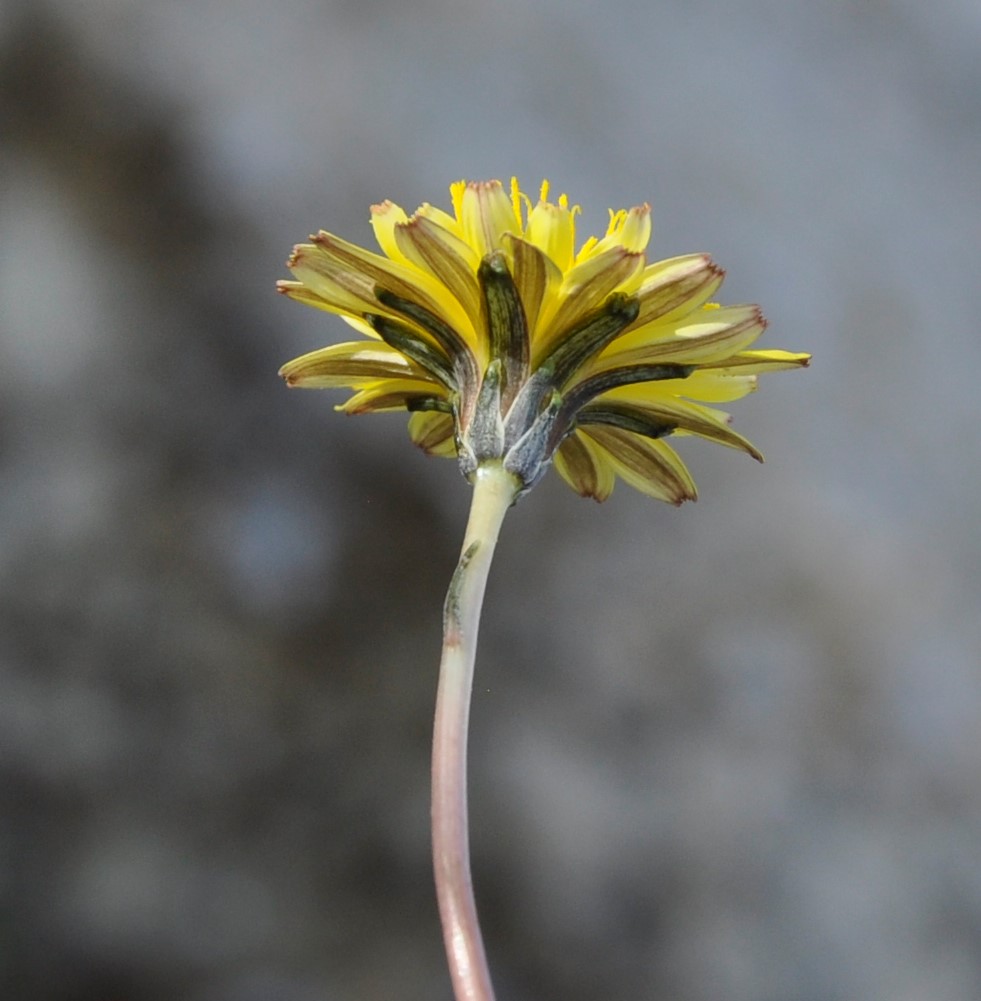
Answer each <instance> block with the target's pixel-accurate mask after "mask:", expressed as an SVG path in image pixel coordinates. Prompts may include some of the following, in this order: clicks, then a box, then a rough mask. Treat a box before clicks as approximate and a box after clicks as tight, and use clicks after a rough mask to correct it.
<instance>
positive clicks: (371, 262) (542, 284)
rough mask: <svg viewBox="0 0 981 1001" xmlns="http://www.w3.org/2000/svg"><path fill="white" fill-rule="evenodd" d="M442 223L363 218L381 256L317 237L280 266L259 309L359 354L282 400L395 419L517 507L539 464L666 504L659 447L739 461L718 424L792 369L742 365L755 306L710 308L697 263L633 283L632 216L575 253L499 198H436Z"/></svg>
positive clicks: (643, 268)
mask: <svg viewBox="0 0 981 1001" xmlns="http://www.w3.org/2000/svg"><path fill="white" fill-rule="evenodd" d="M450 194H451V200H452V206H453V213H452V214H449V213H447V212H444V211H443V210H441V209H438V208H434V207H433V206H432V205H429V204H425V205H423V206H422V207H421V208H419V209H418V210H417V211H416V212H415V214H414V215H412V216H407V215H406V213H405V212H404V211H403V210H402V209H401V208H399V207H398V206H397V205H393V204H392V203H391V202H382V203H381V204H380V205H375V206H372V209H371V214H372V220H371V221H372V226H373V228H374V232H375V237H376V239H377V241H378V244H379V246H380V247H381V249H382V251H383V254H376V253H372V252H371V251H368V250H364V249H362V248H361V247H358V246H355V245H354V244H351V243H348V242H346V241H345V240H342V239H340V238H339V237H337V236H334V235H333V234H331V233H325V232H323V231H321V232H320V233H318V234H317V235H316V236H312V237H311V238H310V239H311V241H312V242H311V243H306V244H300V245H298V246H297V247H295V248H294V250H293V254H292V256H291V257H290V259H289V262H288V265H287V266H288V267H289V269H290V271H291V272H292V273H293V276H294V278H295V279H296V280H295V281H282V282H280V283H279V290H280V291H281V292H283V293H284V294H286V295H287V296H289V297H290V298H291V299H296V300H297V301H299V302H303V303H306V304H307V305H310V306H316V307H318V308H320V309H325V310H328V311H330V312H333V313H338V314H340V315H341V316H342V317H343V318H344V319H345V320H346V321H347V322H348V323H349V324H350V325H351V326H352V327H354V328H355V330H357V331H358V332H359V333H361V334H363V335H365V336H366V337H367V338H368V339H367V340H365V339H362V340H359V341H348V342H345V343H342V344H334V345H332V346H331V347H326V348H321V349H319V350H317V351H312V352H310V353H309V354H306V355H303V356H302V357H300V358H297V359H295V360H294V361H291V362H289V363H288V364H286V365H284V366H283V368H282V369H281V371H280V374H281V375H282V376H283V377H284V378H285V379H286V382H287V384H288V385H290V386H300V387H308V388H338V387H340V388H348V389H353V390H355V393H354V395H353V396H351V397H350V398H349V399H348V400H347V402H346V403H344V404H342V405H341V406H340V407H339V408H338V409H340V410H342V411H344V412H345V413H348V414H363V413H372V412H381V411H389V410H406V411H409V413H410V417H409V434H410V436H411V437H412V440H413V441H414V442H415V443H416V444H417V445H419V446H421V447H422V448H423V449H425V450H426V451H427V452H430V453H432V454H435V455H444V456H455V457H456V458H457V459H458V461H459V464H460V468H461V470H462V472H463V473H464V475H465V476H466V477H467V478H468V479H470V480H471V481H472V480H473V478H474V475H475V474H476V471H477V469H478V468H479V467H480V466H482V465H485V464H492V463H503V465H504V468H505V469H506V470H508V471H509V472H510V473H511V474H512V475H513V476H514V477H515V478H516V479H517V481H518V484H519V486H520V488H521V489H522V490H527V489H529V488H530V487H531V486H533V485H534V483H536V482H537V480H538V479H539V478H540V477H541V475H542V474H543V473H544V471H545V470H546V468H547V467H548V465H549V464H550V463H551V462H553V460H554V463H555V467H556V469H557V470H558V472H559V474H560V475H561V476H562V477H563V478H564V479H565V480H566V481H567V482H568V483H569V484H570V485H571V486H572V487H573V488H574V489H575V490H576V491H578V492H579V493H580V494H582V495H583V496H587V497H594V498H596V499H597V500H605V499H606V498H607V497H608V496H609V495H610V492H611V491H612V490H613V485H614V481H615V479H616V477H618V476H619V477H621V478H622V479H623V480H625V481H626V482H627V483H629V484H630V485H631V486H634V487H636V488H637V489H638V490H641V491H643V492H644V493H647V494H650V495H651V496H654V497H658V498H660V499H662V500H666V501H670V502H671V503H674V504H680V503H681V502H682V501H685V500H691V499H694V498H695V496H696V492H695V484H694V482H693V481H692V478H691V476H690V475H689V473H688V470H687V469H686V468H685V466H684V464H683V463H682V461H681V459H680V458H679V457H678V455H677V453H676V452H675V451H674V450H673V449H672V448H671V447H670V446H669V445H668V444H667V443H666V442H665V441H664V440H663V439H664V438H666V437H667V436H668V435H671V434H678V435H681V434H694V435H698V436H700V437H703V438H708V439H710V440H712V441H716V442H719V443H720V444H723V445H728V446H731V447H733V448H738V449H741V450H742V451H744V452H748V453H749V454H750V455H752V456H753V457H754V458H756V459H762V456H761V455H760V453H759V452H758V451H757V450H756V448H755V447H754V446H753V445H752V444H751V443H750V442H748V441H747V440H746V439H745V438H743V437H742V435H739V434H737V433H736V432H735V431H733V430H731V429H730V427H729V423H728V415H726V414H725V413H722V412H721V411H719V410H717V409H715V408H714V407H711V406H706V405H705V404H714V403H724V402H728V401H730V400H735V399H738V398H739V397H742V396H745V395H746V394H747V393H749V392H752V391H753V390H754V389H755V388H756V378H757V376H758V375H759V374H760V373H762V372H775V371H779V370H781V369H791V368H798V367H801V366H804V365H806V364H807V362H808V359H809V356H808V355H806V354H793V353H790V352H787V351H774V350H770V351H752V350H749V348H750V346H751V345H752V344H753V343H754V342H755V341H756V339H757V338H758V337H759V336H760V334H761V333H762V332H763V330H764V328H765V326H766V322H765V320H764V319H763V315H762V313H761V312H760V310H759V307H757V306H719V305H717V304H716V303H714V302H710V299H711V298H712V297H713V295H714V294H715V292H716V290H717V289H718V288H719V286H720V285H721V284H722V278H723V271H722V269H721V268H719V267H718V266H717V265H716V264H715V263H714V262H713V261H712V260H711V258H710V257H709V256H708V255H707V254H689V255H685V256H683V257H673V258H670V259H668V260H663V261H656V262H654V263H651V264H648V263H647V259H646V256H645V251H646V248H647V244H648V241H649V240H650V235H651V219H650V206H649V205H641V206H638V207H636V208H632V209H629V210H624V209H621V210H620V211H617V212H612V211H611V213H610V224H609V226H608V228H607V231H606V233H605V235H604V236H603V237H601V238H599V239H597V238H596V237H590V238H589V239H588V240H586V241H585V242H584V243H583V244H582V245H581V246H580V247H579V248H578V249H577V248H576V216H577V215H578V213H579V207H578V206H571V207H570V205H569V202H568V199H567V198H566V196H565V195H562V196H560V197H559V198H558V200H557V201H556V202H551V201H549V189H548V183H547V182H546V183H543V184H542V187H541V192H540V195H539V199H538V202H537V204H534V205H533V204H532V203H531V200H530V199H529V198H528V197H527V196H526V195H525V194H524V193H523V192H522V191H521V189H520V188H519V186H518V183H517V181H516V180H512V182H511V190H510V193H508V192H506V191H505V189H504V186H503V185H502V184H501V182H500V181H482V182H473V181H471V182H464V181H459V182H457V183H456V184H453V185H452V186H451V187H450Z"/></svg>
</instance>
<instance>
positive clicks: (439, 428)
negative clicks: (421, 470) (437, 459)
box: [409, 411, 456, 458]
mask: <svg viewBox="0 0 981 1001" xmlns="http://www.w3.org/2000/svg"><path fill="white" fill-rule="evenodd" d="M409 437H410V438H411V439H412V441H413V442H414V443H415V444H416V445H418V446H419V447H420V448H421V449H422V450H423V451H424V452H428V453H429V455H439V456H443V457H445V458H452V457H453V456H455V455H456V439H455V438H454V436H453V417H452V416H451V415H450V414H441V413H438V412H433V411H419V412H418V413H414V414H413V415H412V416H411V417H410V418H409Z"/></svg>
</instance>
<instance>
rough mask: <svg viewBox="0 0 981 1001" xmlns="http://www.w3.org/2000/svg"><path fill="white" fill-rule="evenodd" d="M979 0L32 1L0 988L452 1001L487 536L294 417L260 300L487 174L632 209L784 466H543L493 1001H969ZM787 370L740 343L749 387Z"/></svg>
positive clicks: (448, 496)
mask: <svg viewBox="0 0 981 1001" xmlns="http://www.w3.org/2000/svg"><path fill="white" fill-rule="evenodd" d="M979 46H981V6H979V5H978V4H977V3H976V2H975V0H937V2H936V3H933V4H930V5H924V4H921V3H919V2H917V0H818V2H813V0H770V2H765V0H750V2H736V3H723V2H710V0H665V2H660V3H652V2H651V0H609V2H607V3H605V4H598V3H587V2H584V0H541V2H538V3H522V2H520V0H484V2H480V3H478V2H476V0H456V2H453V0H412V2H402V3H398V2H395V0H282V2H279V3H276V4H271V3H267V2H261V0H241V2H235V0H198V2H190V0H164V2H158V3H153V4H151V3H142V2H137V0H71V2H68V0H60V2H59V0H19V2H17V0H5V2H4V3H3V4H2V5H0V142H2V145H0V993H2V995H3V997H5V998H10V999H12V1001H14V999H18V1001H19V999H31V1001H165V999H166V1001H171V999H175V998H179V999H181V1001H326V999H329V1001H334V999H337V1001H349V999H358V1001H393V999H398V1001H424V999H425V1001H439V999H444V1001H448V999H449V998H450V990H449V982H448V978H447V975H446V973H445V969H444V959H443V954H442V945H441V939H440V933H439V928H438V922H437V915H436V907H435V903H434V898H433V890H432V883H431V875H430V862H429V843H428V826H427V825H428V802H427V794H428V742H429V731H430V717H431V712H432V702H433V696H434V691H435V678H436V663H437V658H438V653H439V643H440V634H439V629H440V608H441V603H442V598H443V592H444V589H445V586H446V584H447V582H448V579H449V576H450V573H451V571H452V568H453V565H454V563H455V559H456V554H457V551H458V547H459V544H460V540H461V537H462V531H463V526H464V522H465V518H466V511H467V505H468V500H469V490H468V488H467V486H466V484H465V483H464V482H463V480H462V479H461V478H460V476H459V474H458V473H457V471H456V468H455V466H454V465H453V464H452V463H450V462H445V461H440V460H435V459H428V458H426V457H425V456H424V455H422V453H420V452H418V451H417V450H415V449H413V448H412V447H411V446H410V445H409V443H408V439H407V436H406V433H405V428H404V419H403V418H402V417H400V416H398V415H392V416H387V417H375V418H371V419H346V418H343V417H341V416H338V415H335V414H334V413H333V412H332V409H331V407H332V405H333V404H334V403H337V402H339V401H340V400H341V399H343V394H330V393H302V392H292V393H291V392H287V391H286V390H285V389H284V387H283V386H282V384H281V383H280V381H279V380H278V378H277V376H276V370H277V368H278V367H279V365H280V364H281V363H282V362H284V361H286V360H288V359H289V358H291V357H293V356H295V355H297V354H300V353H302V352H305V351H308V350H312V349H313V348H315V347H319V346H322V345H324V344H327V343H331V342H334V341H336V340H341V339H345V338H347V337H348V331H347V328H346V327H345V326H344V325H343V324H341V323H340V321H339V320H337V319H336V318H334V317H331V316H328V315H326V314H322V313H318V312H316V311H314V310H308V309H304V308H302V307H301V306H299V305H297V304H295V303H291V302H288V301H287V300H286V299H284V298H282V297H278V296H276V295H275V294H274V292H273V283H274V282H275V280H276V279H277V278H280V277H285V276H286V271H285V268H284V264H283V262H284V260H285V258H286V255H287V253H288V251H289V249H290V247H291V246H292V244H293V243H295V242H297V241H301V240H304V239H305V238H306V236H307V234H308V233H309V232H311V231H313V230H315V229H317V228H319V227H324V228H327V229H330V230H332V231H333V232H335V233H338V234H340V235H343V236H345V237H347V238H349V239H352V240H355V241H357V242H360V243H363V244H370V243H371V232H370V228H369V225H368V206H369V205H370V204H371V203H372V202H377V201H380V200H382V199H384V198H391V199H392V200H394V201H396V202H398V203H399V204H401V205H403V206H405V207H407V208H408V209H410V210H411V209H412V208H414V207H415V206H416V205H417V204H419V203H420V202H421V201H432V202H433V203H435V204H438V205H442V206H444V207H445V206H447V205H448V194H447V186H448V184H449V183H450V182H451V181H453V180H456V179H457V178H460V177H469V178H477V179H483V178H491V177H499V178H503V179H505V180H507V179H508V178H509V177H510V176H511V175H512V174H517V175H518V176H519V177H520V178H521V180H522V182H523V183H524V184H525V185H526V186H527V187H529V188H531V189H532V191H534V190H535V189H536V188H537V185H538V183H539V181H540V179H541V178H542V177H548V178H550V179H551V181H552V183H553V191H554V192H556V193H557V192H559V191H567V192H568V193H569V195H570V197H571V199H572V200H573V201H574V202H579V203H581V204H582V206H583V221H582V229H581V232H582V233H583V234H586V233H589V232H593V231H596V230H599V229H602V228H603V227H604V226H605V222H606V209H607V208H608V207H611V206H612V207H620V206H630V205H634V204H637V203H639V202H642V201H645V200H649V201H650V202H651V203H652V204H653V206H654V220H655V234H654V240H653V243H652V248H651V250H652V253H653V254H654V255H655V256H658V257H668V256H672V255H675V254H681V253H688V252H693V251H703V250H704V251H709V252H711V253H712V254H714V255H715V256H716V258H717V259H718V260H719V262H720V263H721V264H722V265H723V266H725V267H726V268H727V269H728V271H729V275H730V277H729V278H728V279H727V282H726V286H725V288H724V290H723V292H724V295H723V300H724V301H725V302H741V301H750V302H760V303H762V304H763V306H764V308H765V310H766V313H767V316H768V318H769V320H770V323H771V327H770V330H769V331H768V332H767V335H766V337H765V346H773V347H781V348H786V349H790V350H809V351H812V352H813V353H814V363H813V367H812V368H811V369H810V370H809V371H808V372H798V373H788V374H783V375H775V376H772V377H769V378H767V379H765V380H763V384H762V386H761V391H760V392H759V393H758V394H757V395H756V396H754V397H751V398H749V399H746V400H744V401H741V402H740V403H737V404H735V405H734V406H733V408H732V409H733V410H734V412H735V416H736V420H735V427H736V428H737V429H738V430H739V431H741V432H743V433H744V434H746V435H748V436H749V437H750V438H751V439H752V440H753V441H755V442H756V443H757V444H758V445H759V446H760V447H761V448H762V449H763V450H764V451H765V452H766V454H767V459H768V462H767V464H766V465H765V466H762V467H758V466H757V465H756V464H755V463H753V462H752V461H750V460H749V459H747V458H746V457H745V456H741V455H739V454H737V453H734V452H731V451H729V450H726V449H722V448H717V447H714V446H712V445H710V444H707V443H705V442H700V441H697V440H693V439H689V440H686V441H683V442H682V443H681V446H680V450H681V451H682V453H683V455H684V457H685V458H686V460H687V461H688V463H689V465H690V467H691V469H692V471H693V473H694V475H695V477H696V480H697V481H698V484H699V487H700V489H701V499H700V500H699V502H698V503H697V504H690V505H687V506H686V507H684V508H682V509H680V510H675V509H673V508H670V507H668V506H666V505H663V504H659V503H656V502H654V501H650V500H648V499H646V498H644V497H642V496H640V495H638V494H635V493H633V492H632V491H631V490H629V489H627V488H625V487H624V486H623V485H621V486H620V487H619V488H618V490H617V491H616V493H615V494H614V496H613V498H612V499H611V500H610V501H609V502H608V503H606V504H605V505H603V506H598V505H596V504H593V503H591V502H588V501H583V500H581V499H579V498H578V497H576V496H575V495H574V494H573V493H572V492H571V491H570V490H568V489H567V488H566V487H565V485H564V484H562V483H561V481H560V480H559V479H558V477H557V476H554V475H551V476H550V477H549V478H548V479H547V480H546V481H545V482H544V483H543V484H541V485H540V486H539V487H538V488H537V489H536V490H535V491H534V493H533V494H531V495H530V496H529V497H527V498H526V499H525V500H523V501H522V503H521V504H520V505H519V506H518V507H517V508H516V509H515V510H514V511H513V512H512V514H511V516H510V518H509V523H508V524H507V525H506V526H505V532H504V537H503V540H502V544H501V546H500V549H499V552H498V559H497V563H496V566H495V569H494V573H493V576H492V580H491V586H490V590H489V594H488V601H487V607H486V616H485V626H484V631H483V635H482V647H481V654H480V658H479V661H478V679H477V692H476V702H475V717H474V723H473V732H472V763H471V774H472V790H471V810H472V816H473V824H474V830H473V836H472V841H473V851H474V868H475V881H476V886H477V892H478V898H479V903H480V907H481V913H482V918H483V924H484V928H485V932H486V937H487V947H488V951H489V954H490V957H491V962H492V967H493V970H494V975H495V979H496V983H497V987H498V992H499V1001H541V999H545V998H550V999H557V998H561V999H563V1001H616V999H644V1001H648V999H650V1001H661V999H672V1001H717V999H720V998H726V999H727V1001H839V999H840V1001H851V999H862V1001H923V999H929V1001H976V999H977V998H978V997H979V996H981V785H979V783H981V616H979V615H978V609H979V605H981V528H979V515H981V502H979V499H978V498H979V496H981V464H979V447H978V431H977V428H978V426H979V418H981V394H979V393H978V391H977V385H978V378H979V376H981V338H979V336H978V315H979V310H981V292H979V282H978V277H977V259H978V253H979V242H981V241H979V232H981V227H979V205H981V166H979V165H981V61H979V60H978V58H977V54H978V51H979ZM761 346H764V345H763V343H761Z"/></svg>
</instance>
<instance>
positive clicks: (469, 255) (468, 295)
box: [395, 216, 480, 329]
mask: <svg viewBox="0 0 981 1001" xmlns="http://www.w3.org/2000/svg"><path fill="white" fill-rule="evenodd" d="M395 242H396V243H397V244H398V247H399V250H400V252H401V253H402V255H403V256H404V257H405V258H406V260H408V261H410V262H411V263H412V264H414V265H416V266H417V267H419V268H421V269H422V270H424V271H425V272H426V273H427V274H429V275H431V276H432V277H433V278H435V279H436V280H437V281H438V282H440V283H441V284H442V285H443V286H445V287H446V289H447V290H448V291H449V292H450V294H451V295H452V296H453V297H454V298H455V299H456V300H457V302H459V303H460V304H461V305H462V306H463V308H464V310H465V311H466V313H467V316H468V317H469V318H470V323H471V325H472V326H473V327H474V328H475V329H476V328H478V325H479V323H480V288H479V287H478V285H477V279H476V277H475V276H476V272H477V267H478V266H479V264H480V258H479V257H478V256H477V253H476V251H475V250H474V249H473V248H472V247H471V246H470V245H469V244H468V243H465V242H464V241H463V240H461V239H459V238H458V237H456V236H454V235H453V234H452V233H451V232H450V231H449V230H447V229H444V228H443V227H442V226H439V225H437V224H436V223H435V222H433V221H432V220H430V219H424V218H422V217H421V216H414V217H413V218H412V219H410V220H409V221H408V222H405V223H401V224H400V225H398V226H396V227H395Z"/></svg>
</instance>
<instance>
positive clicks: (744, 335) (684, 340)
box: [596, 306, 766, 370]
mask: <svg viewBox="0 0 981 1001" xmlns="http://www.w3.org/2000/svg"><path fill="white" fill-rule="evenodd" d="M765 328H766V321H765V320H764V319H763V314H762V313H761V312H760V310H759V307H758V306H725V307H722V308H721V309H701V310H697V311H696V312H695V313H693V314H692V316H691V317H689V318H687V319H685V320H683V321H682V322H681V323H679V324H678V325H677V326H668V327H667V328H666V327H665V326H664V325H663V324H656V323H655V324H651V325H649V326H648V327H646V328H644V331H643V332H644V333H645V334H646V336H647V337H648V338H649V340H648V341H647V343H645V344H638V345H637V346H635V347H632V348H624V346H623V345H624V342H625V340H626V338H627V337H629V338H630V342H628V343H632V342H634V337H633V335H634V334H637V333H640V331H631V332H630V333H629V334H627V335H625V336H624V337H620V338H617V340H615V341H614V342H613V343H612V344H611V345H610V346H609V347H608V348H607V349H606V350H605V351H604V352H603V354H602V355H601V357H600V358H599V359H598V360H597V362H596V367H597V369H604V370H605V369H606V368H616V367H619V366H621V365H651V364H659V363H662V362H675V363H677V364H681V365H707V364H710V363H713V362H718V361H720V360H722V359H725V358H728V357H729V356H731V355H733V354H735V353H737V352H739V351H742V350H743V349H744V348H747V347H749V345H750V344H752V343H753V342H754V341H755V340H756V339H757V338H758V337H759V336H760V334H761V333H763V330H764V329H765Z"/></svg>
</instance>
